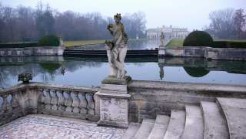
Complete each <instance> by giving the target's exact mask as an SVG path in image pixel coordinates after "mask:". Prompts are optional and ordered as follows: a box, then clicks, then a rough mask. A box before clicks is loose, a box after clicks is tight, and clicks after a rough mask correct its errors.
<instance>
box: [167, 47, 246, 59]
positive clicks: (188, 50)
mask: <svg viewBox="0 0 246 139" xmlns="http://www.w3.org/2000/svg"><path fill="white" fill-rule="evenodd" d="M166 56H173V57H204V58H207V59H224V60H246V49H240V48H211V47H206V46H202V47H197V46H196V47H194V46H186V47H184V48H167V49H166Z"/></svg>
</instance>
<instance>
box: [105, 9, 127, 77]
mask: <svg viewBox="0 0 246 139" xmlns="http://www.w3.org/2000/svg"><path fill="white" fill-rule="evenodd" d="M114 20H115V23H114V24H109V25H108V27H107V29H108V30H109V32H110V34H111V35H112V36H113V40H112V41H107V40H106V41H105V44H106V49H107V56H108V61H109V65H110V74H109V75H110V76H111V77H115V78H118V79H122V78H124V77H125V75H126V70H125V69H124V61H125V57H126V53H127V41H128V37H127V34H126V32H125V29H124V25H123V24H122V23H121V14H116V15H115V16H114Z"/></svg>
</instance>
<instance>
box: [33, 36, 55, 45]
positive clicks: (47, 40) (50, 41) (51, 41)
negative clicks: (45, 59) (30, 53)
mask: <svg viewBox="0 0 246 139" xmlns="http://www.w3.org/2000/svg"><path fill="white" fill-rule="evenodd" d="M38 44H39V45H40V46H59V45H60V41H59V38H58V37H57V36H55V35H47V36H44V37H42V38H41V39H40V40H39V42H38Z"/></svg>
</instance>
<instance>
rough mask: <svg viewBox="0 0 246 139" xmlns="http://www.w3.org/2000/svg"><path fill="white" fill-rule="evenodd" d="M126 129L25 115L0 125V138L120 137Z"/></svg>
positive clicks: (109, 138) (103, 138)
mask: <svg viewBox="0 0 246 139" xmlns="http://www.w3.org/2000/svg"><path fill="white" fill-rule="evenodd" d="M125 132H126V129H119V128H112V127H100V126H97V125H96V123H92V122H88V121H84V120H78V119H71V118H62V117H56V116H49V115H41V114H40V115H39V114H33V115H27V116H25V117H22V118H19V119H17V120H15V121H12V122H11V123H8V124H6V125H3V126H1V127H0V139H121V138H122V136H123V135H124V133H125Z"/></svg>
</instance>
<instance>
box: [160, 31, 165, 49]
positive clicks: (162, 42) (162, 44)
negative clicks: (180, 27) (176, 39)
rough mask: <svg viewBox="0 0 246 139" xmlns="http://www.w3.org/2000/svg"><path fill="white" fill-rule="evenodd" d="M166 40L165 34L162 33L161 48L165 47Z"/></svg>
mask: <svg viewBox="0 0 246 139" xmlns="http://www.w3.org/2000/svg"><path fill="white" fill-rule="evenodd" d="M164 39H165V36H164V33H163V32H161V35H160V41H161V45H160V46H162V47H164Z"/></svg>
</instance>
